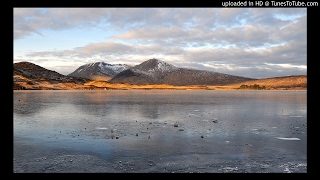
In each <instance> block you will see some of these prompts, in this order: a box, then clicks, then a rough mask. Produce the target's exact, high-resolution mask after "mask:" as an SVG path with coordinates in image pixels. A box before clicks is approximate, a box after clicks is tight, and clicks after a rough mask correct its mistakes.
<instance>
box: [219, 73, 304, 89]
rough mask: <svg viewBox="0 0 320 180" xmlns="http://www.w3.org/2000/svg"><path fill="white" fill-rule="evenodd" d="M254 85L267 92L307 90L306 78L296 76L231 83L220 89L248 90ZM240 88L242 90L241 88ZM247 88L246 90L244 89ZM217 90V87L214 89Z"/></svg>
mask: <svg viewBox="0 0 320 180" xmlns="http://www.w3.org/2000/svg"><path fill="white" fill-rule="evenodd" d="M254 85H256V86H259V87H263V86H264V87H265V89H267V90H273V89H278V90H289V89H290V90H300V89H301V90H306V89H307V76H306V75H296V76H282V77H272V78H263V79H256V80H250V81H244V82H241V83H232V84H228V85H226V86H224V87H220V88H222V89H250V87H254ZM241 86H242V88H241ZM245 87H247V88H245ZM216 88H219V87H216Z"/></svg>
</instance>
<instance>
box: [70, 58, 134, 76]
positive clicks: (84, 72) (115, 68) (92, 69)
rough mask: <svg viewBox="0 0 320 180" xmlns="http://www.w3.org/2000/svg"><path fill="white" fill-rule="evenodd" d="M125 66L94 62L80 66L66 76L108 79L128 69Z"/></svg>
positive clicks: (127, 66)
mask: <svg viewBox="0 0 320 180" xmlns="http://www.w3.org/2000/svg"><path fill="white" fill-rule="evenodd" d="M130 67H131V66H129V65H126V64H109V63H105V62H102V61H101V62H94V63H89V64H85V65H82V66H80V67H79V68H78V69H76V70H75V71H74V72H72V73H70V74H69V75H68V76H73V77H82V78H87V79H97V78H99V79H110V78H111V77H113V76H115V75H117V74H119V73H120V72H121V71H123V70H126V69H129V68H130Z"/></svg>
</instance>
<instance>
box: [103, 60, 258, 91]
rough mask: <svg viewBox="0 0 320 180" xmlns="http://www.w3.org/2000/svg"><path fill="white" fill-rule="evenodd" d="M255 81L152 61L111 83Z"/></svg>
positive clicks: (128, 71) (114, 78)
mask: <svg viewBox="0 0 320 180" xmlns="http://www.w3.org/2000/svg"><path fill="white" fill-rule="evenodd" d="M247 80H253V79H252V78H246V77H241V76H234V75H229V74H223V73H217V72H212V71H205V70H196V69H189V68H178V67H176V66H173V65H171V64H168V63H166V62H164V61H160V60H158V59H150V60H147V61H145V62H143V63H141V64H139V65H136V66H134V67H132V68H129V69H127V70H124V71H122V72H120V73H119V74H118V75H116V76H114V77H113V78H112V79H111V80H109V82H111V83H130V84H138V85H141V84H171V85H179V86H182V85H226V84H231V83H238V82H244V81H247Z"/></svg>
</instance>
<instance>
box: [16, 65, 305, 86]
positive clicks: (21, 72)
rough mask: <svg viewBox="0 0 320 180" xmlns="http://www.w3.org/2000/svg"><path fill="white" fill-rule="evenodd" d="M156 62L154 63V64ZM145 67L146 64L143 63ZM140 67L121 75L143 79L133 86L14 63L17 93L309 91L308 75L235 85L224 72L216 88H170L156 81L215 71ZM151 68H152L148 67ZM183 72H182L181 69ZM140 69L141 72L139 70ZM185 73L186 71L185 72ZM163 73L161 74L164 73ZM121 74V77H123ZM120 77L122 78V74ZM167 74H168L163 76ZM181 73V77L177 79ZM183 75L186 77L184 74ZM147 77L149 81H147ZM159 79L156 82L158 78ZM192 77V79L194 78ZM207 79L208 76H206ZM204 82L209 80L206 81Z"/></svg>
mask: <svg viewBox="0 0 320 180" xmlns="http://www.w3.org/2000/svg"><path fill="white" fill-rule="evenodd" d="M151 62H152V61H151ZM141 64H142V63H141ZM141 64H139V65H140V66H139V65H137V66H136V67H135V66H133V67H135V68H133V67H132V68H129V69H127V70H124V71H121V72H120V73H124V74H126V76H123V78H124V79H125V78H127V77H128V76H129V77H131V76H135V77H136V78H138V77H139V78H138V79H142V80H141V82H140V84H139V83H136V84H130V83H125V82H119V83H117V82H116V83H113V82H110V81H105V80H98V81H97V80H90V79H87V78H79V77H72V76H67V75H62V74H60V73H58V72H55V71H52V70H49V69H46V68H43V67H41V66H39V65H36V64H33V63H30V62H26V61H25V62H19V63H14V64H13V90H28V89H30V90H37V89H38V90H46V89H47V90H63V89H64V90H71V89H79V90H80V89H84V90H93V89H97V90H98V89H99V90H100V89H104V90H107V89H176V90H178V89H180V90H187V89H190V90H191V89H194V90H197V89H198V90H228V89H229V90H236V89H242V88H241V86H244V87H251V86H252V87H262V86H265V88H264V89H266V90H274V89H277V90H306V89H307V75H292V76H280V77H269V78H261V79H251V80H248V81H239V82H238V81H237V82H235V83H230V84H225V85H218V84H219V83H218V82H219V80H220V81H224V80H225V79H224V78H226V77H231V78H234V76H232V75H227V74H223V75H224V76H223V77H224V78H222V77H220V76H219V75H221V74H222V73H217V74H218V76H217V77H220V79H219V78H217V77H216V78H215V79H214V81H215V83H216V85H209V84H203V83H199V84H198V85H172V84H171V85H170V84H166V83H164V82H163V81H162V82H161V81H155V80H159V79H160V80H161V79H170V78H173V79H174V78H177V77H178V78H180V80H181V78H182V79H184V80H185V79H191V81H193V80H194V79H193V80H192V78H195V79H196V80H197V81H198V82H202V80H201V78H199V77H203V76H202V75H201V73H203V74H211V73H214V72H210V71H203V70H195V69H187V68H178V67H176V66H173V65H170V64H168V63H167V64H165V63H163V62H161V61H159V62H158V61H156V63H155V62H153V64H152V63H149V65H148V63H147V64H144V65H143V66H142V65H141ZM147 65H148V66H147ZM181 69H182V70H181ZM136 70H138V71H136ZM139 71H146V72H147V73H145V74H143V73H141V72H140V73H139ZM184 71H185V72H184ZM188 71H190V72H192V73H194V72H196V73H195V74H196V75H198V76H189V75H188V74H189V73H186V72H188ZM154 72H159V74H157V73H155V74H154V76H148V73H149V75H150V73H151V74H152V73H154ZM160 72H161V73H160ZM120 73H119V74H120ZM119 74H118V75H119ZM163 74H165V75H163ZM177 74H178V75H179V76H177ZM181 74H183V75H184V76H183V75H181ZM143 77H145V78H143ZM154 77H156V79H154ZM190 77H191V78H190ZM204 77H207V76H204ZM146 78H147V79H148V78H149V79H150V80H154V81H155V83H154V84H150V83H149V84H148V83H146V84H143V83H145V82H144V81H145V79H146ZM204 80H206V79H205V78H204Z"/></svg>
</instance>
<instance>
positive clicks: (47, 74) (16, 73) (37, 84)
mask: <svg viewBox="0 0 320 180" xmlns="http://www.w3.org/2000/svg"><path fill="white" fill-rule="evenodd" d="M86 81H87V79H84V78H76V77H69V76H65V75H62V74H59V73H57V72H55V71H51V70H48V69H45V68H43V67H41V66H38V65H36V64H33V63H30V62H19V63H14V64H13V89H61V88H59V86H60V85H61V83H64V84H69V85H70V84H84V83H85V82H86ZM55 84H56V85H57V86H55ZM58 84H59V85H58ZM62 89H63V88H62Z"/></svg>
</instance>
